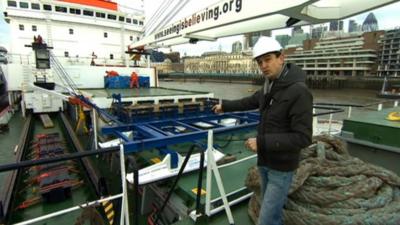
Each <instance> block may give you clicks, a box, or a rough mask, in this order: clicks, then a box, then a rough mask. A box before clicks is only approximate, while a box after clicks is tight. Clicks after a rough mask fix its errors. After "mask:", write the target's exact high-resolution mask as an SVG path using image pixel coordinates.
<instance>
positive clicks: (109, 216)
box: [107, 211, 114, 219]
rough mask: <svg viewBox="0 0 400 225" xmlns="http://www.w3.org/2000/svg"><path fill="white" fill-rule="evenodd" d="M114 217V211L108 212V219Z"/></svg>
mask: <svg viewBox="0 0 400 225" xmlns="http://www.w3.org/2000/svg"><path fill="white" fill-rule="evenodd" d="M112 217H114V211H111V212H110V213H109V214H107V219H111V218H112Z"/></svg>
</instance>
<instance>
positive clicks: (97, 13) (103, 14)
mask: <svg viewBox="0 0 400 225" xmlns="http://www.w3.org/2000/svg"><path fill="white" fill-rule="evenodd" d="M96 17H100V18H106V14H105V13H101V12H96Z"/></svg>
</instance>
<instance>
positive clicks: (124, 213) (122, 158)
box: [119, 144, 136, 225]
mask: <svg viewBox="0 0 400 225" xmlns="http://www.w3.org/2000/svg"><path fill="white" fill-rule="evenodd" d="M119 159H120V163H121V182H122V194H123V197H122V206H121V220H120V224H121V225H124V224H125V225H130V223H129V208H128V188H127V186H126V180H125V179H126V178H125V177H126V171H125V152H124V145H122V144H121V145H120V146H119ZM135 216H136V215H135ZM124 220H125V221H124ZM124 222H125V223H124Z"/></svg>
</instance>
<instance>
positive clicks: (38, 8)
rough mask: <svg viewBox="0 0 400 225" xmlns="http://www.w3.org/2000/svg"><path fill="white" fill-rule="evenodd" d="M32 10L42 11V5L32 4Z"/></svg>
mask: <svg viewBox="0 0 400 225" xmlns="http://www.w3.org/2000/svg"><path fill="white" fill-rule="evenodd" d="M31 8H32V9H36V10H40V5H39V4H38V3H31Z"/></svg>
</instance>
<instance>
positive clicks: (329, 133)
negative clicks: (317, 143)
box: [328, 113, 333, 135]
mask: <svg viewBox="0 0 400 225" xmlns="http://www.w3.org/2000/svg"><path fill="white" fill-rule="evenodd" d="M332 117H333V114H332V113H331V114H329V123H328V135H331V126H332Z"/></svg>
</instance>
